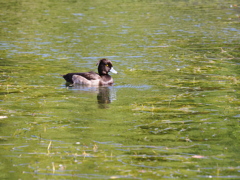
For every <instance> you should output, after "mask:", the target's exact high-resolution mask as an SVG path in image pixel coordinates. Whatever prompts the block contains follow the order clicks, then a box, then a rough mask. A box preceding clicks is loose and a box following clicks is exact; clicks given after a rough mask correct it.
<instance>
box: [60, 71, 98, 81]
mask: <svg viewBox="0 0 240 180" xmlns="http://www.w3.org/2000/svg"><path fill="white" fill-rule="evenodd" d="M73 75H79V76H82V77H84V78H86V79H87V80H97V79H100V76H99V74H97V73H95V72H93V71H90V72H85V73H68V74H65V75H63V78H64V79H65V80H66V81H67V82H70V83H73V79H72V77H73Z"/></svg>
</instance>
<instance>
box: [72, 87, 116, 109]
mask: <svg viewBox="0 0 240 180" xmlns="http://www.w3.org/2000/svg"><path fill="white" fill-rule="evenodd" d="M68 87H69V86H68ZM73 89H75V90H80V91H85V92H91V93H94V94H95V93H97V103H98V108H100V109H107V108H109V106H108V105H109V104H110V103H111V102H113V101H114V100H116V90H115V89H114V87H113V86H98V87H97V86H86V85H75V86H74V87H73Z"/></svg>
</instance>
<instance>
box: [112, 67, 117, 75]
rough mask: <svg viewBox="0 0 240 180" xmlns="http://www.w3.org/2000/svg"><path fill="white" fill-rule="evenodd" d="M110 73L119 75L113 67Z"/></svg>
mask: <svg viewBox="0 0 240 180" xmlns="http://www.w3.org/2000/svg"><path fill="white" fill-rule="evenodd" d="M110 72H111V73H114V74H117V73H118V72H117V71H116V70H115V69H113V67H112V68H111V69H110Z"/></svg>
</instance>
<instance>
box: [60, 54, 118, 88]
mask: <svg viewBox="0 0 240 180" xmlns="http://www.w3.org/2000/svg"><path fill="white" fill-rule="evenodd" d="M96 65H97V66H98V73H95V72H94V71H90V72H83V73H68V74H65V75H62V76H63V78H64V79H65V80H66V82H67V83H70V84H72V85H75V84H78V85H88V86H104V85H112V84H113V82H114V81H113V78H112V77H111V76H110V75H109V74H108V73H109V72H111V73H114V74H117V71H116V70H115V69H114V68H113V64H112V62H111V61H110V60H108V59H106V58H103V59H100V60H99V61H98V62H97V64H96Z"/></svg>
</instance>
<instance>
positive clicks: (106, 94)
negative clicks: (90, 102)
mask: <svg viewBox="0 0 240 180" xmlns="http://www.w3.org/2000/svg"><path fill="white" fill-rule="evenodd" d="M98 90H99V91H98V94H97V101H98V107H99V108H100V109H106V108H108V105H107V104H110V103H111V102H112V101H113V100H114V99H112V96H111V92H112V93H113V89H110V88H109V87H99V88H98ZM111 90H112V91H111Z"/></svg>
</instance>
